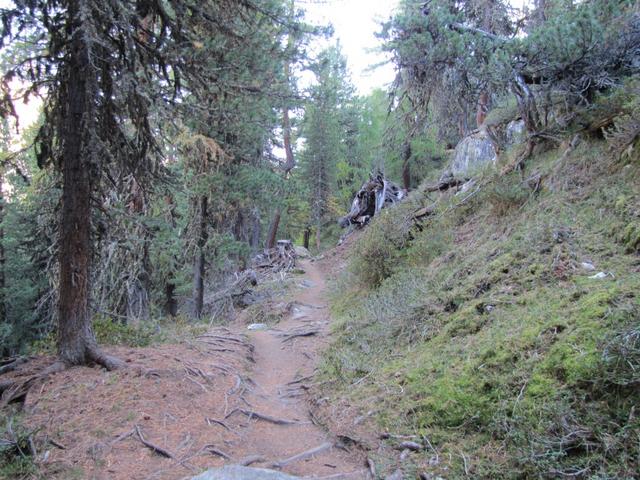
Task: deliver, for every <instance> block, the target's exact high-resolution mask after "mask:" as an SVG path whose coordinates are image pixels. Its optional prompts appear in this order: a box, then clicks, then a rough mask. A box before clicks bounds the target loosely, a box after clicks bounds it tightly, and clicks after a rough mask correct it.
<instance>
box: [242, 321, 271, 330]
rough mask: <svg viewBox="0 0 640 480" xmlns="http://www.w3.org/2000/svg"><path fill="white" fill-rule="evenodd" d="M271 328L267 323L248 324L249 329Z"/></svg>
mask: <svg viewBox="0 0 640 480" xmlns="http://www.w3.org/2000/svg"><path fill="white" fill-rule="evenodd" d="M267 328H269V327H268V326H267V324H266V323H252V324H251V325H248V326H247V330H266V329H267Z"/></svg>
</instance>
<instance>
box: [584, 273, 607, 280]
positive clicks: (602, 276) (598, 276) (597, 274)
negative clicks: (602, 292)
mask: <svg viewBox="0 0 640 480" xmlns="http://www.w3.org/2000/svg"><path fill="white" fill-rule="evenodd" d="M608 276H609V274H607V273H604V272H598V273H596V274H595V275H591V276H589V278H591V279H594V280H602V279H603V278H607V277H608Z"/></svg>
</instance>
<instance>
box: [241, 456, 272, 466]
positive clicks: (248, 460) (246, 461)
mask: <svg viewBox="0 0 640 480" xmlns="http://www.w3.org/2000/svg"><path fill="white" fill-rule="evenodd" d="M265 461H266V458H264V457H263V456H262V455H249V456H248V457H244V458H243V459H241V460H239V461H238V465H242V466H243V467H248V466H249V465H253V464H254V463H263V462H265Z"/></svg>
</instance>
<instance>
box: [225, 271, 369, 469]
mask: <svg viewBox="0 0 640 480" xmlns="http://www.w3.org/2000/svg"><path fill="white" fill-rule="evenodd" d="M299 266H300V267H301V268H302V269H303V270H304V272H305V273H304V275H303V276H302V277H299V281H298V282H297V284H298V288H296V289H295V291H293V292H292V293H291V295H290V297H289V298H287V300H288V302H290V304H291V305H292V308H291V309H290V314H289V315H288V316H287V317H286V318H285V319H284V320H282V321H280V322H279V323H278V324H277V325H275V326H274V327H273V328H269V329H266V330H254V331H250V332H249V334H248V339H249V342H250V343H251V344H252V345H253V347H254V351H253V354H254V360H255V363H254V364H253V366H252V368H251V369H250V371H249V372H248V379H246V381H247V382H248V384H249V385H250V388H248V389H247V391H246V392H245V393H244V394H243V397H242V399H241V400H242V401H243V402H244V401H246V405H244V406H243V407H238V408H239V409H238V410H237V411H236V412H235V413H234V414H233V415H231V416H230V417H229V418H234V417H235V418H238V417H242V418H241V420H242V421H243V422H244V423H243V424H242V425H243V428H242V433H241V434H240V442H239V443H238V447H239V449H240V450H242V451H243V453H244V454H246V456H245V457H244V458H246V459H251V458H252V456H253V455H256V457H255V458H256V459H257V456H260V457H262V458H264V459H269V461H266V462H265V463H263V464H260V463H258V462H256V464H255V465H256V466H267V467H268V466H270V464H272V466H273V463H274V462H273V460H274V459H275V460H276V462H275V463H278V462H280V465H275V466H276V467H279V468H281V470H282V471H283V472H286V473H290V474H293V475H300V476H314V477H315V476H317V477H330V478H344V479H354V480H356V479H366V478H368V477H367V472H366V470H365V469H364V468H363V465H364V463H363V460H362V458H361V457H360V455H358V454H357V453H356V452H354V451H349V450H347V449H345V448H344V447H343V446H341V445H340V444H339V442H337V441H336V439H335V438H333V437H332V436H331V435H330V434H329V433H328V432H326V431H325V430H324V429H323V428H322V427H320V426H318V425H316V424H314V422H313V419H312V414H311V411H310V405H309V403H308V399H307V396H306V390H308V388H309V385H310V384H311V383H312V382H313V381H314V379H313V377H314V374H315V372H316V369H317V366H318V362H319V358H320V352H321V350H322V348H323V347H325V346H326V345H327V342H328V340H327V336H328V334H329V328H330V325H329V324H330V317H329V313H328V307H327V299H326V292H325V278H324V273H323V271H322V270H321V268H320V267H319V265H318V264H317V263H314V262H311V261H309V260H304V261H302V262H300V265H299ZM240 328H242V329H244V330H245V331H246V326H244V325H235V326H234V327H232V330H239V329H240ZM241 410H242V411H241ZM231 411H232V412H233V410H231ZM252 412H253V413H254V414H255V415H251V413H252ZM263 416H264V417H269V418H270V419H271V420H269V419H265V418H260V417H263ZM280 421H283V422H280ZM276 422H277V423H276ZM284 422H286V424H285V423H284ZM289 422H292V423H289ZM312 452H317V453H312ZM300 454H302V455H301V456H300V457H296V456H297V455H300Z"/></svg>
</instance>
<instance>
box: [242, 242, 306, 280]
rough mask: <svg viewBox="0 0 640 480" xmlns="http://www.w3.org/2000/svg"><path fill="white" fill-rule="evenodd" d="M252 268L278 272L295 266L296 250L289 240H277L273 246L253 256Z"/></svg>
mask: <svg viewBox="0 0 640 480" xmlns="http://www.w3.org/2000/svg"><path fill="white" fill-rule="evenodd" d="M252 265H253V268H254V269H255V270H257V271H263V272H264V271H269V272H274V273H275V272H280V271H287V270H291V269H292V268H294V267H295V266H296V250H295V248H294V247H293V242H292V241H291V240H278V242H277V244H276V246H275V248H269V249H266V250H264V251H263V252H262V253H259V254H258V255H256V256H255V257H254V258H253V261H252Z"/></svg>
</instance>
